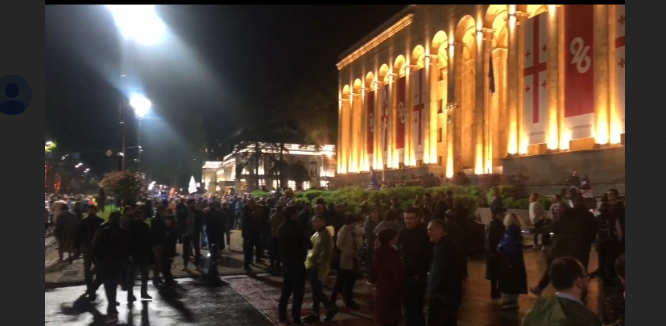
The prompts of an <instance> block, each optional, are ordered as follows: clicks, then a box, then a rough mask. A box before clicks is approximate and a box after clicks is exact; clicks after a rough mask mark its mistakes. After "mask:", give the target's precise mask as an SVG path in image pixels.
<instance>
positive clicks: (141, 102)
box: [129, 95, 153, 173]
mask: <svg viewBox="0 0 666 326" xmlns="http://www.w3.org/2000/svg"><path fill="white" fill-rule="evenodd" d="M129 104H130V107H132V109H134V116H136V120H137V122H138V128H137V129H136V134H137V151H138V156H137V160H136V161H137V164H138V166H137V172H139V173H141V152H143V149H142V147H141V121H142V120H143V118H144V117H145V116H146V114H147V113H148V111H150V108H151V107H152V106H153V104H152V103H151V102H150V100H148V99H147V98H145V97H143V96H141V95H132V96H131V97H130V101H129Z"/></svg>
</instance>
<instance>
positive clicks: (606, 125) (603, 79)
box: [593, 5, 614, 145]
mask: <svg viewBox="0 0 666 326" xmlns="http://www.w3.org/2000/svg"><path fill="white" fill-rule="evenodd" d="M610 14H611V13H610V8H609V5H594V60H593V61H594V66H593V68H594V117H595V128H594V138H595V141H596V143H597V144H602V145H605V144H608V143H609V142H610V129H611V128H610V117H611V115H610V111H609V109H610V83H611V78H610V73H609V72H610V70H611V68H609V67H611V65H610V62H612V61H611V60H610V55H611V53H610V46H609V45H610V44H609V42H610V24H609V23H608V22H609V21H611V20H612V19H614V18H612V17H611V15H610Z"/></svg>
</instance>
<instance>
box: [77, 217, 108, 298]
mask: <svg viewBox="0 0 666 326" xmlns="http://www.w3.org/2000/svg"><path fill="white" fill-rule="evenodd" d="M102 223H104V220H103V219H101V218H100V217H98V216H97V206H95V205H91V206H89V207H88V217H86V218H84V219H83V220H81V223H80V224H79V228H78V230H77V231H76V236H75V237H74V254H75V256H78V255H79V253H81V252H82V253H83V277H84V279H85V281H86V287H87V294H88V296H89V297H90V299H91V300H95V297H96V295H95V292H96V291H97V288H96V287H95V288H94V290H93V271H92V265H93V255H92V242H93V238H94V237H95V234H96V233H97V229H98V228H99V226H100V225H102Z"/></svg>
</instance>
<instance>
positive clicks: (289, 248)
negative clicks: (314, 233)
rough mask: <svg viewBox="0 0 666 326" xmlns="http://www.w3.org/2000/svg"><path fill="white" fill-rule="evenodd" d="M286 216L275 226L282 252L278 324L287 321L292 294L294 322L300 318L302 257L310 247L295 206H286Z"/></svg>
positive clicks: (303, 274) (303, 267)
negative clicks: (277, 227) (280, 223)
mask: <svg viewBox="0 0 666 326" xmlns="http://www.w3.org/2000/svg"><path fill="white" fill-rule="evenodd" d="M284 214H285V217H286V218H287V220H286V221H285V222H284V223H282V225H281V226H280V228H279V230H278V234H279V235H278V241H279V243H280V244H279V248H280V252H281V253H280V254H281V256H282V278H283V283H282V284H283V285H282V296H281V297H280V304H279V305H278V313H279V318H280V325H286V323H287V305H288V304H289V297H291V295H292V294H293V295H294V301H293V304H292V318H293V322H294V324H299V323H300V322H301V307H302V305H303V296H304V293H305V280H306V278H307V274H306V271H305V258H306V257H307V254H308V250H310V249H312V241H310V238H309V237H308V234H307V233H306V232H305V231H304V230H303V229H301V228H300V226H299V225H298V224H299V223H298V222H299V221H298V219H299V216H298V211H297V210H296V208H295V207H288V208H287V209H286V210H285V212H284Z"/></svg>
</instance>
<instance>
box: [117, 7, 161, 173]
mask: <svg viewBox="0 0 666 326" xmlns="http://www.w3.org/2000/svg"><path fill="white" fill-rule="evenodd" d="M106 7H107V8H108V9H109V11H111V14H112V15H113V19H114V21H115V23H116V27H117V28H118V30H119V31H120V33H121V35H122V43H121V44H122V49H123V59H122V60H123V64H122V71H121V76H120V77H121V85H122V86H121V87H122V88H123V89H122V91H123V93H126V92H127V88H128V87H129V85H128V83H129V81H128V80H127V74H128V70H129V69H128V67H127V61H128V60H127V59H128V55H127V47H128V46H129V45H130V41H134V42H136V43H140V44H144V45H155V44H157V43H160V42H161V41H162V39H163V38H164V36H165V35H166V26H165V25H164V22H162V20H161V19H160V17H159V16H157V13H156V12H155V6H153V5H107V6H106ZM130 101H131V99H130ZM128 104H129V106H131V103H127V99H126V98H125V96H124V95H123V97H122V99H121V102H120V107H119V124H118V139H119V141H120V147H121V152H120V153H119V154H118V156H119V162H118V169H119V170H120V171H124V170H125V156H126V155H125V154H126V153H125V149H126V148H125V119H124V116H125V114H124V113H125V110H126V109H127V106H128ZM139 151H141V148H140V147H139Z"/></svg>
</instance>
